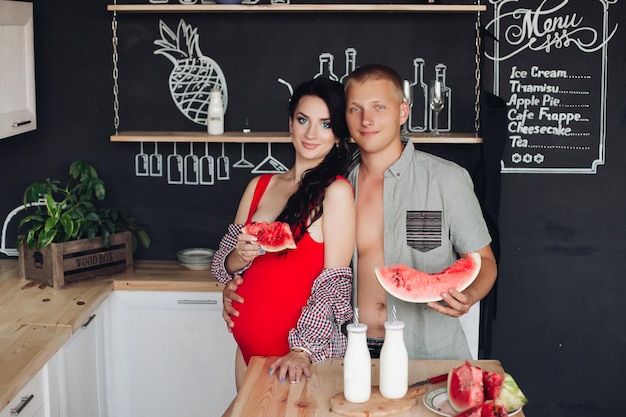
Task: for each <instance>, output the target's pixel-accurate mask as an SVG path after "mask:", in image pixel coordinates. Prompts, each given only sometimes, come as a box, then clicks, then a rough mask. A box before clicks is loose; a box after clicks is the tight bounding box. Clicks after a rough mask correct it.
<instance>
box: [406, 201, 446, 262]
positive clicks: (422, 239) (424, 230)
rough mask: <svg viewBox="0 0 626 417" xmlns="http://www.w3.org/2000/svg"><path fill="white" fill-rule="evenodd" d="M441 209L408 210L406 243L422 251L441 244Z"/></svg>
mask: <svg viewBox="0 0 626 417" xmlns="http://www.w3.org/2000/svg"><path fill="white" fill-rule="evenodd" d="M442 217H443V216H442V213H441V211H413V210H408V211H407V212H406V244H407V245H408V246H409V247H411V248H413V249H415V250H417V251H420V252H428V251H430V250H433V249H436V248H438V247H440V246H441V230H442Z"/></svg>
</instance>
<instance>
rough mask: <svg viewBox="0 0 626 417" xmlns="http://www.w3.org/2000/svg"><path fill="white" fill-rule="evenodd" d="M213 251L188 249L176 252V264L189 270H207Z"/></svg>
mask: <svg viewBox="0 0 626 417" xmlns="http://www.w3.org/2000/svg"><path fill="white" fill-rule="evenodd" d="M214 254H215V250H213V249H205V248H190V249H183V250H181V251H178V253H177V254H176V256H177V258H178V263H179V264H180V265H181V266H184V267H185V268H189V269H209V268H210V267H211V261H213V255H214Z"/></svg>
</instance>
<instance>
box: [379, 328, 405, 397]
mask: <svg viewBox="0 0 626 417" xmlns="http://www.w3.org/2000/svg"><path fill="white" fill-rule="evenodd" d="M408 382H409V356H408V354H407V351H406V346H405V345H404V322H401V321H386V322H385V342H384V343H383V347H382V349H381V350H380V394H381V395H382V396H383V397H385V398H394V399H395V398H402V397H404V396H405V395H406V393H407V391H408V386H409V383H408Z"/></svg>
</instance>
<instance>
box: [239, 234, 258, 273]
mask: <svg viewBox="0 0 626 417" xmlns="http://www.w3.org/2000/svg"><path fill="white" fill-rule="evenodd" d="M235 251H236V252H237V257H238V258H239V260H240V261H241V262H242V263H243V264H244V265H247V264H249V263H250V262H252V261H253V260H254V258H256V257H257V256H259V255H265V251H264V250H263V249H261V245H259V244H258V243H257V238H256V236H253V235H248V234H245V233H240V234H239V236H238V237H237V246H236V247H235Z"/></svg>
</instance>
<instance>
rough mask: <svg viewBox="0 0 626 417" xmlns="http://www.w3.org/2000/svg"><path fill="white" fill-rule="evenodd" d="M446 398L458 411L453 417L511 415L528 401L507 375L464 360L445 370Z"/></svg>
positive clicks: (497, 416)
mask: <svg viewBox="0 0 626 417" xmlns="http://www.w3.org/2000/svg"><path fill="white" fill-rule="evenodd" d="M479 391H480V392H479ZM448 401H449V402H450V406H451V407H452V408H453V409H454V410H455V411H456V412H457V413H460V414H457V415H456V416H455V417H492V416H495V417H500V416H507V415H509V414H511V415H513V414H515V413H516V412H518V411H519V410H520V409H521V408H522V407H523V406H524V405H526V403H528V399H527V398H526V396H524V393H523V392H522V390H521V389H520V388H519V387H518V385H517V383H516V382H515V381H514V380H513V377H512V376H511V375H509V374H507V373H505V374H504V375H501V374H499V373H497V372H490V371H486V370H483V369H481V368H480V367H479V366H476V365H472V364H471V363H469V362H468V361H465V363H464V364H463V365H461V366H459V367H457V368H454V369H452V370H450V372H449V373H448ZM481 406H482V407H481Z"/></svg>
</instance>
